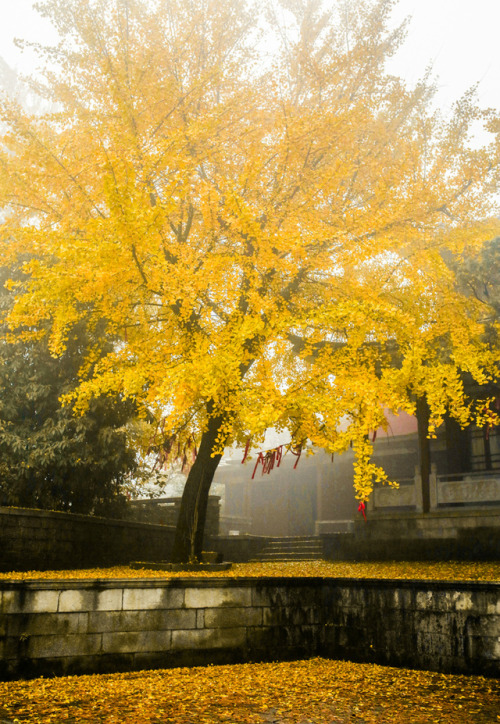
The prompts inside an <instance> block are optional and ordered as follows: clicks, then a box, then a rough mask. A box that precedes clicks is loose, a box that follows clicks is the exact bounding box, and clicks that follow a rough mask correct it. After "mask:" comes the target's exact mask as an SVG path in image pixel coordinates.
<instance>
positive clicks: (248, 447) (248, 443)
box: [241, 438, 250, 465]
mask: <svg viewBox="0 0 500 724" xmlns="http://www.w3.org/2000/svg"><path fill="white" fill-rule="evenodd" d="M249 450H250V438H248V440H247V444H246V445H245V452H244V453H243V460H242V461H241V464H242V465H243V463H244V462H245V460H246V459H247V457H248V451H249Z"/></svg>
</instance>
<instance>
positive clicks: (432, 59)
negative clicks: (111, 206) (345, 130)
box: [0, 0, 500, 110]
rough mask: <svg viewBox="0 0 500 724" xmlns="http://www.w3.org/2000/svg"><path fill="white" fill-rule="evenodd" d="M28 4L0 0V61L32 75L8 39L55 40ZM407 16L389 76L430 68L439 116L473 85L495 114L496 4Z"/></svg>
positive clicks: (440, 5)
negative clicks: (436, 79) (403, 39)
mask: <svg viewBox="0 0 500 724" xmlns="http://www.w3.org/2000/svg"><path fill="white" fill-rule="evenodd" d="M32 2H33V0H0V10H1V17H0V21H1V22H0V55H1V56H2V57H3V58H4V59H5V60H6V61H7V62H8V63H9V64H10V65H13V66H16V67H18V68H19V69H21V70H22V71H23V72H31V70H32V69H33V64H34V59H33V55H32V54H31V53H29V52H25V53H23V54H21V53H20V51H19V50H18V49H17V48H15V47H14V45H13V42H12V40H13V38H14V37H23V38H26V39H29V40H32V41H35V42H42V43H43V42H51V41H53V40H54V39H55V35H54V33H53V31H52V30H51V28H50V25H49V24H48V23H47V21H44V20H42V19H41V18H40V17H39V16H38V14H37V13H36V12H35V11H34V10H33V9H32ZM407 15H412V16H413V21H412V23H411V26H410V31H409V35H408V40H407V43H406V44H405V47H404V48H403V49H402V50H401V51H400V52H399V54H398V56H397V57H396V58H395V59H394V61H393V63H392V65H391V72H394V73H396V74H398V75H402V76H403V77H405V78H407V79H408V80H409V81H410V82H415V81H416V80H418V78H419V77H421V76H422V75H423V73H424V71H425V69H426V67H427V66H428V65H429V64H432V65H433V70H434V74H435V75H437V76H439V98H438V101H439V104H440V105H441V107H442V108H444V109H445V110H446V109H447V107H449V105H450V104H451V103H452V101H453V100H455V99H456V98H458V97H459V96H460V95H461V94H462V93H463V92H464V91H465V90H466V89H467V88H469V87H470V86H471V85H473V84H475V83H476V82H478V81H479V82H480V84H481V85H480V90H479V100H480V103H481V105H483V106H491V107H496V108H500V53H499V52H498V37H499V27H500V0H400V3H399V7H398V8H397V10H396V11H395V13H394V21H395V22H398V21H400V20H401V19H403V18H404V17H405V16H407Z"/></svg>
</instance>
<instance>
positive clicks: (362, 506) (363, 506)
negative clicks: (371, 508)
mask: <svg viewBox="0 0 500 724" xmlns="http://www.w3.org/2000/svg"><path fill="white" fill-rule="evenodd" d="M365 510H366V504H365V501H364V500H362V501H361V503H360V504H359V505H358V513H361V514H362V515H363V518H364V519H365V520H366V513H365Z"/></svg>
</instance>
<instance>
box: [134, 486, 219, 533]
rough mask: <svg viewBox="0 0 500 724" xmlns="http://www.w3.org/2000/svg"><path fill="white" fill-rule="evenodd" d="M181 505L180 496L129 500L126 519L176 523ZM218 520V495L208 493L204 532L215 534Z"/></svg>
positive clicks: (168, 523) (163, 523)
mask: <svg viewBox="0 0 500 724" xmlns="http://www.w3.org/2000/svg"><path fill="white" fill-rule="evenodd" d="M180 507H181V499H180V498H153V499H151V500H149V499H146V500H131V501H130V502H129V503H128V505H127V514H126V517H127V520H135V521H138V522H141V523H158V524H159V525H171V526H175V525H177V519H178V518H179V511H180ZM219 520H220V496H218V495H209V496H208V506H207V517H206V520H205V534H206V535H217V533H218V532H219Z"/></svg>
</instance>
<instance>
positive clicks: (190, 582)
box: [0, 576, 500, 594]
mask: <svg viewBox="0 0 500 724" xmlns="http://www.w3.org/2000/svg"><path fill="white" fill-rule="evenodd" d="M332 583H335V584H337V585H339V586H345V585H349V586H353V587H355V588H395V587H396V588H417V587H418V588H422V587H423V588H435V589H438V590H442V591H446V590H450V591H452V590H456V589H457V588H460V589H461V590H462V589H463V590H466V591H484V592H496V593H499V594H500V582H496V581H444V580H439V581H438V580H433V579H424V578H404V579H399V578H347V577H342V578H336V577H333V576H314V577H310V578H292V577H289V576H286V577H278V576H265V577H262V578H251V577H249V576H248V577H242V578H229V577H224V576H218V577H216V578H215V577H214V578H196V577H194V576H193V577H185V578H184V577H179V578H80V579H77V578H68V579H66V578H53V579H46V578H35V579H30V580H22V579H15V578H12V579H1V580H0V591H2V590H8V589H12V587H15V588H21V589H26V590H53V589H55V588H57V589H58V590H62V589H64V590H68V589H70V590H74V589H87V588H88V589H90V588H92V589H95V588H96V587H98V588H99V589H110V588H250V587H252V586H256V587H258V586H262V587H264V586H280V587H290V588H292V587H294V588H297V587H307V586H319V585H324V584H332Z"/></svg>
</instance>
